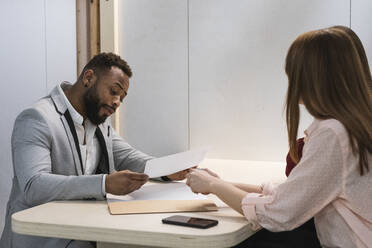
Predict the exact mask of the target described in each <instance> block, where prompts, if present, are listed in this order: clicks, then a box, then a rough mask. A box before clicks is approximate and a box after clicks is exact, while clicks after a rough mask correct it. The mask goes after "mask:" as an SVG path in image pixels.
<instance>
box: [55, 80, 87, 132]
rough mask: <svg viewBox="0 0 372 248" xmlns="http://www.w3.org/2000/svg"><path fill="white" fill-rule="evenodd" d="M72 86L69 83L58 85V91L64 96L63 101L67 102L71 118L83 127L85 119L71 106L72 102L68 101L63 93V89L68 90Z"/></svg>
mask: <svg viewBox="0 0 372 248" xmlns="http://www.w3.org/2000/svg"><path fill="white" fill-rule="evenodd" d="M70 86H71V84H70V83H68V82H62V83H61V84H60V85H58V90H59V92H60V94H61V95H62V96H63V100H64V101H65V104H66V106H67V109H68V111H69V112H70V115H71V118H72V120H73V121H74V122H76V123H78V124H80V125H83V122H84V118H83V116H81V114H79V113H78V112H77V111H76V110H75V108H74V107H73V106H72V105H71V103H70V101H69V100H68V99H67V97H66V95H65V92H64V91H63V89H62V88H67V87H70Z"/></svg>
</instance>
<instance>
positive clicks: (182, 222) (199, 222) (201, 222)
mask: <svg viewBox="0 0 372 248" xmlns="http://www.w3.org/2000/svg"><path fill="white" fill-rule="evenodd" d="M161 221H162V222H163V223H164V224H172V225H179V226H188V227H196V228H203V229H205V228H209V227H212V226H215V225H217V224H218V221H217V220H211V219H204V218H195V217H189V216H182V215H173V216H170V217H167V218H164V219H162V220H161Z"/></svg>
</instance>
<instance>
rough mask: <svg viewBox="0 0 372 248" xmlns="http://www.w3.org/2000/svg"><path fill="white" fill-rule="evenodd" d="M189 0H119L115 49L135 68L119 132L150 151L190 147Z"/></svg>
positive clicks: (161, 151) (171, 151) (178, 149)
mask: <svg viewBox="0 0 372 248" xmlns="http://www.w3.org/2000/svg"><path fill="white" fill-rule="evenodd" d="M186 9H187V1H184V0H156V1H153V0H134V1H133V0H132V1H119V31H120V34H119V37H120V38H119V40H120V41H119V51H120V54H121V55H122V56H123V58H124V59H125V60H127V62H128V63H129V65H130V66H131V67H132V69H133V73H134V75H133V78H132V79H131V81H130V88H129V92H128V96H127V98H126V99H125V101H124V102H125V104H124V105H123V106H122V107H121V111H122V113H123V114H121V115H120V116H121V118H122V121H121V123H122V124H121V132H120V133H121V134H123V136H124V137H125V138H126V139H127V140H128V141H129V143H130V144H131V145H133V146H135V147H136V148H138V149H140V150H143V151H146V152H147V153H149V154H152V155H156V156H158V155H163V154H170V153H175V152H178V151H183V150H186V149H187V147H188V112H187V111H188V71H187V56H188V54H187V49H188V38H187V34H188V33H187V12H186Z"/></svg>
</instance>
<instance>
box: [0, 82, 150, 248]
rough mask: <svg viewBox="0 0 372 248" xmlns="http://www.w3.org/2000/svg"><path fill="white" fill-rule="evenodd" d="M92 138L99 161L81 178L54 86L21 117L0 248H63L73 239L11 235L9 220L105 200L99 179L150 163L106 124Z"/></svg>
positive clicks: (67, 120) (74, 141)
mask: <svg viewBox="0 0 372 248" xmlns="http://www.w3.org/2000/svg"><path fill="white" fill-rule="evenodd" d="M96 136H97V138H98V140H99V143H100V145H101V150H102V154H101V157H100V162H99V165H98V168H97V171H96V174H95V175H83V173H82V164H81V155H80V148H79V145H78V140H77V135H76V131H75V127H74V124H73V122H72V119H71V116H70V114H69V112H68V111H67V107H66V105H65V102H64V99H63V96H62V95H61V94H60V92H59V90H58V88H57V87H55V88H54V89H53V90H52V92H51V93H50V95H48V96H46V97H44V98H42V99H40V100H39V101H38V102H37V103H35V104H34V105H33V106H32V107H30V108H28V109H26V110H24V111H23V112H22V113H21V114H19V116H18V117H17V119H16V121H15V124H14V129H13V134H12V159H13V169H14V178H13V185H12V190H11V194H10V198H9V201H8V205H7V211H6V220H5V227H4V231H3V234H2V237H1V240H0V247H1V248H10V247H12V248H18V247H19V248H25V247H67V246H68V245H69V243H70V242H71V240H66V239H55V238H42V237H36V236H27V235H20V234H16V233H13V232H12V231H11V215H12V214H13V213H15V212H18V211H21V210H24V209H27V208H30V207H33V206H36V205H40V204H43V203H46V202H49V201H55V200H73V199H97V200H103V199H104V195H103V194H102V177H103V174H107V173H112V172H114V171H115V170H124V169H128V170H131V171H136V172H143V171H144V168H145V164H146V161H147V160H148V159H151V157H150V156H148V155H146V154H144V153H142V152H139V151H137V150H135V149H134V148H133V147H131V146H130V145H129V144H127V143H126V142H125V141H124V140H123V139H122V138H121V137H120V136H119V135H117V134H116V132H115V131H114V130H113V128H111V127H110V121H109V120H106V122H105V123H103V124H101V125H99V126H98V128H97V131H96Z"/></svg>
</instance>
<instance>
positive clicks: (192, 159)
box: [144, 148, 208, 178]
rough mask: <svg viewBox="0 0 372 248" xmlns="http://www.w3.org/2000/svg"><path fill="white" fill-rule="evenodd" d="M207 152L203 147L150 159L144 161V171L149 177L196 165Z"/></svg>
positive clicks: (164, 174) (168, 173)
mask: <svg viewBox="0 0 372 248" xmlns="http://www.w3.org/2000/svg"><path fill="white" fill-rule="evenodd" d="M207 152H208V149H207V148H203V149H195V150H190V151H187V152H181V153H176V154H172V155H169V156H165V157H161V158H155V159H151V160H149V161H147V162H146V167H145V171H144V173H145V174H147V175H148V176H149V177H150V178H154V177H161V176H166V175H170V174H173V173H176V172H178V171H181V170H185V169H188V168H191V167H193V166H196V165H198V164H199V163H200V162H202V161H203V159H204V158H205V155H206V154H207Z"/></svg>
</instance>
